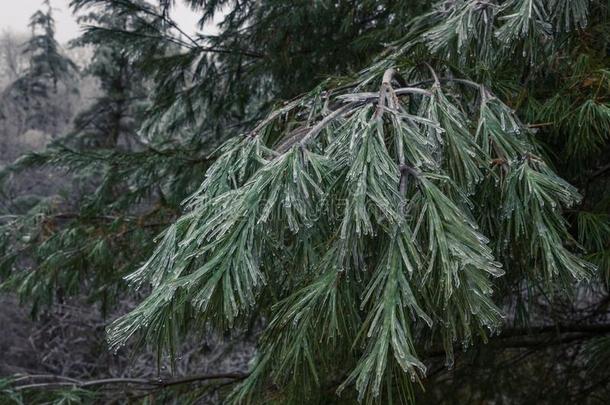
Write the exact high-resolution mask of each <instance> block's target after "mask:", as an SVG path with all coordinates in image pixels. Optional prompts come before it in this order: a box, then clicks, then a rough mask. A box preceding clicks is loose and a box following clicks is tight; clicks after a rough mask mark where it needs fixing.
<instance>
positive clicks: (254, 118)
mask: <svg viewBox="0 0 610 405" xmlns="http://www.w3.org/2000/svg"><path fill="white" fill-rule="evenodd" d="M188 3H189V4H190V5H191V6H192V7H193V8H194V9H196V10H199V11H200V12H201V13H202V15H203V17H202V20H201V23H202V24H204V23H206V22H208V21H210V19H212V18H213V17H214V15H216V14H217V13H218V12H219V10H220V9H221V8H222V7H228V9H225V10H224V12H226V16H225V18H224V22H223V23H222V24H221V26H220V29H221V31H220V33H219V34H218V35H214V36H203V35H200V36H192V35H188V34H187V33H185V32H183V31H182V30H181V29H180V27H178V26H177V25H176V24H175V23H174V22H173V21H172V20H171V18H170V12H169V10H170V9H171V5H172V2H167V1H161V2H160V3H159V6H158V7H152V6H149V5H147V4H146V3H139V2H133V1H128V0H108V1H101V0H96V1H93V0H82V1H81V0H79V1H74V2H73V4H74V6H75V7H76V8H77V9H81V8H82V7H86V6H89V5H97V6H102V9H101V13H102V15H113V13H116V14H114V15H120V16H129V17H128V21H129V22H130V24H126V25H119V26H114V25H111V26H108V25H104V24H101V25H98V26H97V27H96V28H91V29H90V30H89V31H88V32H87V34H85V36H84V40H85V41H90V42H91V43H97V44H101V43H104V44H107V43H114V44H115V45H116V46H119V47H120V48H121V52H120V53H121V54H122V55H125V56H126V57H127V58H128V60H129V63H133V68H134V69H137V71H141V72H143V73H144V74H145V75H146V77H149V78H151V79H150V82H149V86H150V87H149V89H150V99H149V104H147V105H146V112H145V114H144V118H143V120H142V125H141V126H140V131H138V132H136V133H135V134H136V135H134V138H136V139H137V140H138V141H137V144H138V146H137V147H136V146H132V147H127V148H126V147H123V146H122V145H121V144H120V142H115V143H108V144H104V143H102V145H103V146H102V147H101V148H102V149H100V153H98V152H97V151H96V152H95V153H89V152H88V151H86V153H85V151H84V150H78V149H75V148H67V147H66V146H65V145H66V142H68V140H65V141H64V140H62V141H60V142H59V143H58V144H57V145H56V146H55V147H54V148H52V149H50V150H49V151H47V152H45V153H43V154H38V155H32V156H29V157H26V158H25V159H23V160H21V162H19V163H18V164H17V165H15V166H13V167H12V168H11V169H10V170H13V171H15V170H20V168H21V167H28V166H30V165H32V164H55V165H61V166H64V167H68V168H71V169H72V170H77V171H78V172H82V171H83V170H85V171H87V173H90V172H91V167H93V165H95V167H103V168H105V169H104V170H105V171H104V170H102V171H101V173H103V175H97V176H92V177H91V179H92V180H91V181H92V182H93V183H97V184H99V186H98V187H99V188H98V191H99V192H97V193H95V194H93V195H87V198H84V199H82V200H80V201H79V203H78V204H77V206H78V207H79V209H83V208H86V211H81V212H85V213H86V215H83V214H81V213H79V214H78V215H74V216H70V220H69V221H67V222H64V221H63V220H64V219H65V218H62V216H61V215H58V214H57V211H54V210H53V209H50V210H49V209H41V207H42V206H41V205H37V206H36V207H35V208H34V209H33V210H32V211H30V212H29V213H27V214H25V215H20V216H18V217H12V218H14V219H11V220H10V221H8V222H7V223H6V225H5V226H4V227H5V231H4V232H3V235H5V236H4V247H5V255H4V257H5V259H6V260H5V273H6V274H7V275H8V282H7V283H6V286H12V287H14V288H16V289H18V290H20V291H21V292H22V293H24V295H23V296H24V298H29V299H36V292H37V291H38V292H40V291H42V290H44V291H45V292H47V293H49V292H50V294H47V296H48V298H49V299H48V300H47V301H48V302H52V299H53V298H55V297H56V295H57V292H58V291H62V293H63V291H64V290H66V289H65V287H64V286H65V285H66V278H64V274H65V272H64V271H65V269H66V263H74V264H73V266H74V267H73V270H74V271H71V272H67V273H68V274H70V275H73V274H75V273H76V270H78V273H79V277H80V278H78V279H77V280H76V281H70V283H68V285H72V286H76V287H80V286H81V285H83V284H87V282H88V281H89V280H92V281H91V284H92V285H94V286H99V285H103V286H108V285H109V284H108V282H107V281H106V282H105V283H106V284H104V282H102V283H100V281H99V278H98V276H99V274H100V272H99V260H104V263H105V267H104V268H105V269H108V270H107V273H108V274H112V277H110V278H109V279H108V280H113V281H112V285H116V284H114V282H115V281H114V280H117V279H118V277H119V276H122V275H125V274H128V273H130V275H129V276H127V280H128V281H129V282H131V283H132V284H134V285H135V286H139V287H142V288H143V293H144V294H147V295H148V297H147V298H146V299H145V300H143V301H142V303H141V304H140V305H139V306H138V307H137V308H136V309H134V310H133V311H131V312H130V313H128V314H127V315H125V316H124V317H122V318H120V319H119V320H117V321H116V322H114V323H113V324H112V325H111V326H110V328H109V341H110V343H111V346H113V347H115V348H118V347H120V346H121V345H122V344H124V343H125V342H127V341H128V339H129V338H130V337H133V336H136V335H137V336H139V337H140V340H139V341H140V342H142V343H148V344H150V345H152V346H153V347H156V348H158V350H159V352H160V353H161V352H163V351H165V352H166V353H168V354H169V355H170V357H173V356H176V347H177V345H178V344H179V342H181V341H183V340H184V339H185V337H186V336H187V335H188V334H189V333H192V332H193V331H196V332H200V333H202V332H203V331H205V330H208V329H212V330H215V331H229V332H233V333H235V332H236V331H239V330H247V329H252V325H253V324H257V323H256V320H263V322H262V325H261V326H259V328H261V329H262V330H261V331H260V335H259V343H258V345H257V355H256V358H255V359H254V362H253V365H252V367H251V369H250V370H249V371H248V372H247V373H241V372H239V373H230V374H222V375H204V376H194V377H192V378H186V379H178V380H168V381H165V380H162V381H153V380H148V379H145V380H117V381H115V382H117V383H119V384H120V385H119V386H117V387H118V388H119V389H120V390H122V392H123V395H126V393H128V392H138V393H141V392H144V393H147V392H148V393H149V394H150V395H156V394H158V393H159V392H163V393H165V394H167V395H175V396H177V397H178V398H180V400H181V401H186V400H189V399H191V400H193V401H197V400H199V399H200V396H201V395H204V393H206V392H209V389H210V384H208V383H209V382H210V381H220V383H221V384H220V385H219V387H220V388H219V389H220V390H221V391H220V392H221V394H222V395H223V396H224V395H228V398H230V399H231V400H233V401H236V402H253V403H261V402H278V403H284V402H301V401H307V402H312V403H315V402H320V403H327V402H329V401H336V402H341V401H343V402H346V403H351V402H353V401H354V400H356V399H358V400H364V401H367V402H375V401H380V402H390V401H413V400H414V399H417V400H418V401H419V402H427V401H429V402H431V403H438V402H443V401H445V402H454V401H456V400H459V401H462V402H472V401H475V400H481V401H483V400H495V401H499V402H502V401H506V399H507V398H509V399H510V401H515V402H528V401H538V402H540V401H542V400H544V401H548V402H551V401H553V402H567V401H569V402H573V401H574V400H583V401H584V400H587V401H588V402H591V403H595V402H596V401H597V400H598V399H597V398H600V401H603V398H605V395H607V392H608V383H609V381H610V376H609V375H608V372H607V367H606V366H607V359H608V358H609V357H610V354H609V351H608V347H610V345H609V344H608V342H609V340H608V334H609V333H610V324H609V323H608V303H609V302H610V301H609V300H608V290H607V288H608V285H607V280H608V274H609V267H610V266H608V264H609V260H608V255H609V250H608V249H609V246H608V241H609V240H610V238H609V237H608V236H609V235H610V223H609V217H608V211H609V210H608V201H609V200H608V193H607V190H608V187H607V182H608V176H607V174H608V167H609V166H608V161H607V156H608V143H607V129H608V125H607V118H608V112H607V105H606V104H607V103H606V102H607V100H606V97H607V92H608V89H609V88H608V81H607V80H606V72H605V66H606V65H607V48H606V47H607V40H606V36H607V34H606V33H607V28H608V19H607V5H606V3H605V2H601V1H587V0H574V1H570V2H567V1H542V0H511V1H499V2H483V1H479V0H469V1H466V0H464V1H446V2H440V3H437V4H427V3H424V4H419V5H416V6H413V5H408V4H404V3H406V2H389V1H388V2H382V1H370V2H369V1H364V2H351V1H346V2H324V1H321V2H315V3H314V4H310V2H303V3H302V4H301V3H297V4H294V5H290V6H287V5H286V3H285V2H275V1H263V2H261V1H256V2H255V1H252V2H250V1H246V2H237V3H234V4H233V3H231V4H230V5H228V6H227V4H225V2H200V1H190V2H188ZM280 3H283V4H280ZM310 21H313V22H316V24H313V26H312V25H307V26H308V27H312V29H311V31H308V32H307V35H300V36H299V35H298V34H299V33H300V31H301V30H302V27H303V26H306V23H307V22H310ZM339 22H340V23H339ZM310 34H311V35H310ZM113 41H115V42H113ZM381 41H383V42H384V43H385V44H386V45H387V44H390V45H387V46H386V49H385V50H383V51H382V50H381V49H380V48H381V47H382V44H381V43H380V42H381ZM119 44H120V45H119ZM302 66H303V68H302V69H301V67H302ZM309 66H312V67H314V66H315V67H316V68H315V69H309V68H307V67H309ZM337 73H344V74H345V76H343V77H338V78H334V79H329V80H326V81H324V82H322V83H321V84H319V85H318V86H316V87H314V83H316V82H317V81H318V80H319V79H320V78H321V77H324V76H326V75H328V74H337ZM110 76H111V75H110ZM310 87H313V90H311V91H309V92H308V93H305V94H302V95H300V96H298V97H296V98H294V99H292V100H291V101H289V102H287V103H285V104H280V105H276V106H275V108H270V104H271V102H272V100H274V99H276V98H278V97H279V98H284V99H290V98H293V97H295V96H296V95H297V93H299V92H301V91H304V90H307V89H308V88H310ZM105 105H106V103H104V104H103V106H105ZM109 105H112V103H109ZM98 108H101V107H100V106H98ZM268 111H270V112H269V113H268V115H267V118H264V116H265V115H266V113H267V112H268ZM114 122H115V123H116V122H117V121H114ZM523 122H525V123H529V124H524V123H523ZM114 128H116V127H114ZM101 132H102V134H104V135H106V136H108V135H109V134H112V133H113V132H112V131H111V130H110V131H109V130H104V131H101ZM227 138H230V139H229V140H228V141H226V142H225V143H224V144H223V146H222V147H221V148H220V149H219V150H218V151H217V152H216V153H214V154H213V155H212V156H211V157H210V155H209V154H210V152H211V151H212V150H213V148H215V147H216V146H217V145H218V144H219V143H220V142H222V141H223V140H224V139H227ZM102 139H118V138H116V137H112V136H111V137H110V138H104V137H103V136H102ZM212 161H213V162H214V163H213V164H212V165H211V166H210V163H211V162H212ZM553 162H555V164H553ZM204 173H205V174H204ZM556 173H559V174H560V175H561V176H563V177H564V178H566V179H567V180H569V181H571V182H572V183H573V184H575V185H576V186H577V187H578V190H577V188H575V187H573V186H571V185H570V184H568V183H567V182H566V181H565V180H563V179H562V178H560V177H558V175H557V174H556ZM201 181H203V182H202V183H201ZM199 183H200V185H199ZM109 190H114V191H109ZM125 190H127V192H125ZM578 191H580V192H581V193H582V194H583V197H582V199H581V197H580V195H579V193H578ZM188 195H190V197H188V199H187V200H186V203H185V205H183V206H181V205H180V201H182V199H183V198H185V197H186V196H188ZM109 196H111V197H110V198H109ZM578 203H580V205H576V204H578ZM150 207H153V209H152V210H148V209H147V208H150ZM159 207H161V208H159ZM143 208H144V209H143ZM41 212H42V214H41ZM54 217H55V221H56V219H57V218H59V219H61V220H62V221H60V222H57V221H56V222H54V226H52V227H43V226H41V225H42V224H43V223H44V221H46V220H48V219H49V218H51V219H52V220H53V218H54ZM153 218H154V221H155V222H153V223H151V222H147V221H149V220H150V221H152V220H153ZM175 218H177V219H175ZM159 220H161V221H159ZM160 222H161V223H160ZM167 222H173V224H172V225H171V226H169V228H167V229H166V230H165V231H164V232H163V234H162V235H163V236H162V238H161V239H160V240H159V242H158V246H157V248H156V250H155V251H154V252H152V253H151V252H150V249H151V246H152V243H151V238H152V235H153V234H154V233H155V231H154V230H153V231H152V232H151V231H148V232H147V231H144V230H145V229H146V228H149V225H153V224H154V226H153V227H152V228H153V229H156V228H155V227H156V226H157V225H161V226H163V223H167ZM86 223H89V224H88V227H87V228H86V229H87V230H91V231H92V234H94V235H96V236H95V237H96V238H98V237H99V235H100V234H103V235H104V236H103V240H104V241H105V242H106V243H107V244H106V245H105V250H103V251H102V250H101V249H99V250H96V252H99V251H102V252H103V254H96V255H90V254H88V252H91V251H92V249H91V247H92V246H94V245H88V244H87V243H91V240H92V239H91V237H90V236H85V237H83V236H78V237H74V236H73V235H72V234H70V233H68V234H65V235H70V236H71V238H70V239H68V238H65V237H64V236H62V235H63V232H66V231H71V230H73V229H75V228H79V227H82V226H83V224H86ZM92 224H93V225H92ZM105 224H110V225H109V226H106V225H105ZM49 228H51V229H52V230H51V234H50V236H49V234H45V233H41V232H49V231H48V229H49ZM100 229H103V231H102V232H100ZM132 234H134V235H135V234H137V235H138V236H139V239H137V238H135V237H131V236H129V237H127V238H126V235H132ZM31 235H35V237H33V238H32V237H31ZM78 235H82V234H78ZM25 236H28V237H25ZM53 239H54V240H56V241H57V240H66V241H68V242H69V244H68V243H67V242H66V243H64V242H62V243H58V244H55V245H51V244H48V243H47V241H49V240H53ZM117 240H121V241H122V243H121V244H115V245H109V244H108V242H109V241H117ZM96 243H100V242H99V240H97V242H96ZM580 245H582V246H583V247H584V249H581V247H580ZM51 246H52V249H51V250H45V248H46V249H49V247H51ZM97 246H98V245H97V244H96V245H95V247H96V248H97ZM134 246H137V247H138V249H133V248H132V247H134ZM24 251H26V252H28V251H29V252H36V253H35V254H34V255H33V257H34V258H36V260H35V261H34V263H33V265H32V268H31V270H30V271H28V272H23V271H21V272H20V271H19V270H18V267H20V266H17V264H19V260H20V257H21V256H22V255H23V252H24ZM50 251H53V252H56V253H55V254H54V255H50V254H49V252H50ZM75 251H76V252H77V253H76V254H75V255H74V256H66V254H67V253H68V252H69V253H70V254H72V252H75ZM583 253H584V254H586V258H585V259H586V260H585V259H583V258H582V257H581V256H582V254H583ZM144 257H149V259H148V260H147V261H145V262H144V264H143V265H142V266H141V267H139V268H138V264H139V262H140V261H141V260H142V259H143V258H144ZM50 258H53V260H49V259H50ZM68 258H69V259H70V260H68ZM84 258H86V259H84ZM589 261H591V262H595V263H597V264H598V268H597V270H595V267H594V266H592V265H591V264H589ZM136 268H137V270H136V271H133V270H135V269H136ZM117 269H118V271H117ZM91 270H94V271H91ZM583 280H587V283H583V282H582V281H583ZM45 283H46V284H45ZM32 285H41V286H44V288H39V289H34V288H30V287H31V286H32ZM68 290H73V289H68ZM105 291H108V289H107V288H105ZM259 325H260V323H259ZM255 330H257V331H258V329H256V328H255ZM459 346H463V347H464V349H467V350H465V351H464V353H463V354H462V353H459V351H458V350H457V349H458V348H459ZM507 365H512V366H513V367H507ZM516 367H518V370H519V372H514V370H515V368H516ZM542 371H544V372H547V373H549V372H551V374H550V377H549V378H545V379H544V380H541V377H539V376H540V374H542V373H541V372H542ZM34 379H35V378H34ZM532 380H535V381H540V382H541V383H542V382H543V384H534V385H532V384H531V381H532ZM20 381H23V380H20ZM20 381H17V382H12V383H11V382H10V381H8V382H7V384H8V386H9V387H13V390H11V389H9V390H7V392H8V393H9V394H7V395H25V398H30V399H32V398H36V397H35V396H34V397H31V396H30V397H28V395H36V394H38V393H39V392H40V391H38V390H39V389H40V388H49V389H51V390H52V391H53V393H54V394H57V395H60V396H61V395H68V394H70V395H80V394H85V392H86V395H109V394H108V391H101V390H99V391H98V390H96V388H98V387H100V386H102V385H104V387H106V385H105V384H106V383H105V382H100V380H97V381H91V382H89V383H87V382H80V381H66V380H62V383H61V384H57V383H41V384H35V387H33V388H32V389H31V390H30V387H29V386H28V385H24V384H23V383H21V382H20ZM26 381H28V384H29V382H31V379H29V380H26ZM416 382H421V383H422V385H424V386H425V387H426V391H425V392H422V391H421V390H419V388H417V385H418V384H417V383H416ZM526 382H527V383H526ZM125 384H128V385H125ZM185 384H196V385H193V386H192V387H191V389H188V390H186V391H183V390H181V389H176V390H173V389H174V388H175V387H184V385H185ZM214 386H216V385H214ZM24 387H25V388H24ZM194 387H197V388H198V389H193V388H194ZM58 388H61V389H58ZM81 388H93V390H86V391H83V392H81V391H80V390H79V389H81ZM339 393H340V394H341V396H340V397H339V396H337V394H339ZM44 394H45V395H48V393H47V392H45V393H44ZM111 395H112V394H111Z"/></svg>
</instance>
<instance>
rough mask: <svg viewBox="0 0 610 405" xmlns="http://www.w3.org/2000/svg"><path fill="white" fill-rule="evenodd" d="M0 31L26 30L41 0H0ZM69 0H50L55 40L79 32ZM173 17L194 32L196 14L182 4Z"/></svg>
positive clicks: (76, 34) (71, 37)
mask: <svg viewBox="0 0 610 405" xmlns="http://www.w3.org/2000/svg"><path fill="white" fill-rule="evenodd" d="M1 1H2V3H6V4H2V11H1V12H0V32H1V31H3V30H5V29H8V30H11V31H16V32H24V33H27V32H28V27H27V25H28V21H29V18H30V16H31V15H32V14H33V13H34V12H35V11H36V10H38V9H39V8H40V7H41V5H42V1H43V0H8V1H7V0H1ZM69 3H70V0H51V4H52V5H53V8H54V9H55V15H54V17H55V23H56V30H57V37H56V38H57V40H58V41H59V42H61V43H64V42H66V41H68V40H70V39H73V38H75V37H77V36H78V34H79V27H78V24H77V23H76V21H75V19H74V17H73V16H72V13H70V10H69V8H68V4H69ZM173 17H174V19H175V20H176V21H177V22H178V23H179V24H180V27H183V29H184V30H185V31H186V32H194V31H195V30H196V26H197V15H196V14H195V13H193V12H192V11H191V10H189V9H188V8H187V7H185V6H183V5H182V4H178V5H177V7H176V9H175V10H174V15H173Z"/></svg>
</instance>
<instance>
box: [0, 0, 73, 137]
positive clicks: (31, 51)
mask: <svg viewBox="0 0 610 405" xmlns="http://www.w3.org/2000/svg"><path fill="white" fill-rule="evenodd" d="M43 4H44V6H45V7H46V10H38V11H36V12H35V13H34V14H33V15H32V16H31V17H30V23H29V28H30V29H31V36H30V38H29V40H28V41H27V42H26V43H25V44H24V46H23V54H24V56H25V57H26V59H27V60H28V66H27V69H25V71H24V72H23V73H22V74H21V75H20V77H18V78H17V79H16V80H15V81H13V82H12V83H10V84H9V86H8V87H7V88H6V89H5V90H4V91H3V93H2V94H1V98H2V104H3V105H2V108H1V109H0V118H3V119H12V120H13V121H14V120H16V118H15V117H14V116H13V115H15V114H18V115H21V116H22V119H21V120H20V121H21V123H20V128H19V129H18V134H19V135H20V134H21V133H22V132H23V131H25V130H28V129H36V130H40V131H43V132H44V131H49V132H50V133H51V134H53V135H57V130H58V128H59V127H61V126H62V124H64V122H65V121H69V120H70V119H71V118H72V117H71V115H70V111H71V110H72V108H71V105H70V104H71V103H70V96H71V93H77V92H78V89H77V87H76V84H77V79H78V68H77V66H76V65H75V64H74V62H73V61H72V60H71V59H70V58H69V57H67V56H65V55H64V54H63V53H62V51H61V49H60V46H59V44H58V43H57V41H56V39H55V19H54V18H53V9H52V7H51V3H50V1H49V0H45V1H44V3H43ZM59 83H61V84H62V85H63V88H62V89H59V88H58V84H59ZM60 90H61V91H60ZM58 96H59V97H62V98H64V103H62V105H57V104H58V103H56V98H57V97H58Z"/></svg>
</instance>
